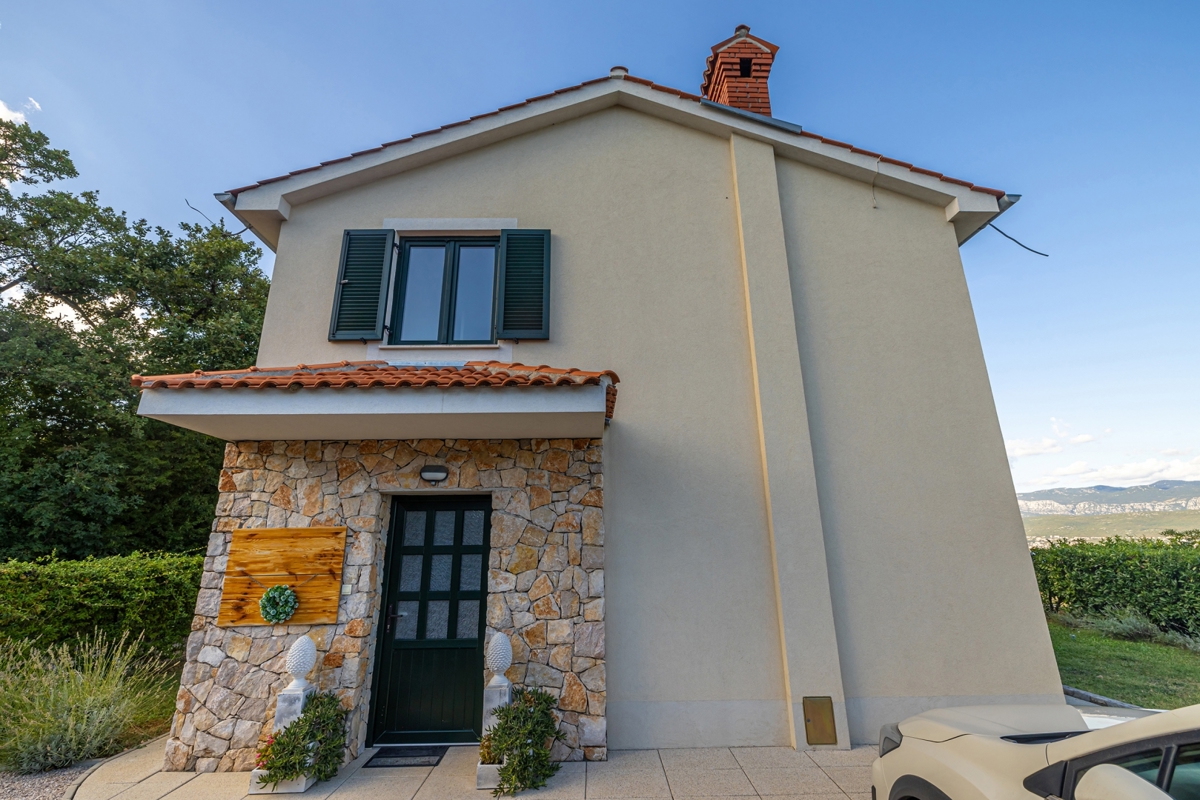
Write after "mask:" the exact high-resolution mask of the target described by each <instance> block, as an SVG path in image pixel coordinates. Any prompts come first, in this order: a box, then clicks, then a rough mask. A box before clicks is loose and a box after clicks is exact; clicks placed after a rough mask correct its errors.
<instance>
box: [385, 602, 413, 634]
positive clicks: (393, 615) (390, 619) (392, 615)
mask: <svg viewBox="0 0 1200 800" xmlns="http://www.w3.org/2000/svg"><path fill="white" fill-rule="evenodd" d="M407 616H408V612H407V611H396V604H395V603H389V604H388V608H387V632H388V634H391V632H392V626H393V624H394V621H395V620H396V619H399V618H400V617H407Z"/></svg>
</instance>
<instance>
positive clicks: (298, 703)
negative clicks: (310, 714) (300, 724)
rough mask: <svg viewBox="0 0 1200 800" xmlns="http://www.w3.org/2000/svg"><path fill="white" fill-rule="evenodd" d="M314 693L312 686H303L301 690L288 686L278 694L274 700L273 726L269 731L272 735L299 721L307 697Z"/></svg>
mask: <svg viewBox="0 0 1200 800" xmlns="http://www.w3.org/2000/svg"><path fill="white" fill-rule="evenodd" d="M314 691H316V689H315V688H314V687H312V686H305V687H303V688H294V687H291V686H289V687H288V688H286V689H284V690H283V691H282V692H280V693H279V695H278V696H277V697H276V698H275V724H274V726H273V727H272V728H271V730H272V731H273V732H274V733H279V731H281V730H283V729H284V728H286V727H287V726H288V725H291V724H292V723H293V722H295V721H296V720H298V719H300V715H301V714H303V713H304V706H305V705H307V703H308V696H309V695H310V694H312V693H313V692H314Z"/></svg>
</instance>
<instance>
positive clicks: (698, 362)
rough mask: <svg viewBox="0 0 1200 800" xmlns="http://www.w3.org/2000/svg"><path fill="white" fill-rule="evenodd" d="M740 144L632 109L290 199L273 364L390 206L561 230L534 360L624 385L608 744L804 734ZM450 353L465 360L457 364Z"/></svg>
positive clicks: (304, 351)
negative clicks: (752, 320) (753, 369)
mask: <svg viewBox="0 0 1200 800" xmlns="http://www.w3.org/2000/svg"><path fill="white" fill-rule="evenodd" d="M729 164H730V162H729V145H728V142H726V141H723V140H720V139H717V138H714V137H710V136H707V135H704V134H700V133H696V132H692V131H688V130H686V129H683V128H680V127H678V126H675V125H672V124H670V123H666V122H662V121H659V120H656V119H653V118H651V117H647V116H644V115H641V114H637V113H635V112H632V111H628V110H624V109H612V110H608V111H605V112H601V113H599V114H596V115H593V116H591V117H588V118H584V119H582V120H579V121H576V122H571V123H567V124H564V125H560V126H555V127H553V128H550V129H547V130H544V131H541V132H539V133H536V134H533V135H529V136H525V137H522V138H519V139H515V140H511V141H508V142H505V143H502V144H499V145H496V146H493V147H490V148H487V149H485V150H481V151H477V152H474V153H470V154H467V155H464V156H460V157H458V158H456V159H453V160H450V161H446V162H442V163H439V164H436V165H433V166H430V167H426V168H423V169H420V170H416V171H414V172H411V173H406V174H403V175H400V176H397V177H395V178H391V179H388V180H385V181H381V182H379V183H376V184H373V185H370V186H368V187H364V188H362V189H358V190H356V191H354V192H352V193H345V194H343V195H337V196H333V197H330V198H326V199H324V200H321V201H317V202H313V203H311V204H307V205H304V206H299V207H297V208H293V210H292V214H291V218H290V220H289V221H288V222H287V223H286V224H285V225H284V226H283V230H282V233H281V239H280V243H279V249H278V257H277V260H276V266H275V275H274V279H273V284H272V288H271V298H270V303H269V306H268V311H267V322H266V326H265V330H264V335H263V345H262V350H261V352H260V355H259V363H260V364H290V363H298V362H305V363H315V362H318V361H337V360H341V359H357V358H364V357H365V355H366V351H365V348H364V347H363V346H361V345H357V344H349V345H347V344H340V343H339V344H332V343H329V342H327V341H326V336H327V332H328V319H329V313H330V308H331V304H332V291H333V284H334V280H335V276H334V272H335V269H336V265H337V259H338V252H339V248H340V245H341V232H342V230H343V229H345V228H376V227H379V226H380V225H381V224H382V221H383V219H385V218H388V217H422V218H427V217H474V218H479V217H485V218H487V217H516V218H518V220H519V221H520V225H521V226H522V227H532V228H549V229H550V230H551V231H553V237H554V238H553V242H552V247H553V273H552V292H553V294H552V300H551V339H550V341H548V342H522V343H520V344H518V345H516V346H515V347H514V351H513V358H514V359H515V360H517V361H520V362H523V363H527V364H551V365H554V366H565V367H580V368H588V369H595V368H605V369H612V370H615V371H616V372H617V374H618V375H620V377H621V384H620V395H619V399H618V411H617V414H616V419H615V420H614V422H613V424H612V426H611V427H610V428H609V430H608V433H607V435H606V437H605V448H606V458H607V461H608V463H609V468H608V469H607V470H606V472H607V477H608V480H609V483H608V485H607V486H606V492H607V494H608V497H609V499H608V501H607V503H606V505H607V506H608V508H607V510H606V525H607V541H606V549H607V553H606V561H607V568H606V580H607V581H608V590H607V592H606V594H607V597H608V600H607V615H608V620H609V621H608V632H607V635H608V652H609V653H610V655H609V657H608V669H609V673H608V719H609V740H610V746H612V747H647V746H652V745H658V746H685V745H694V744H726V743H728V742H730V741H735V742H737V743H744V744H763V745H768V744H786V743H787V741H788V739H787V732H786V724H785V719H786V709H785V707H784V702H783V697H784V693H783V685H782V684H783V679H782V672H781V670H782V665H781V656H780V649H779V644H778V637H777V632H776V623H775V608H774V593H773V588H772V586H771V582H770V553H769V549H768V540H767V533H766V524H765V513H764V510H763V491H762V484H761V470H760V466H759V458H758V443H757V438H756V437H757V434H756V428H755V422H754V412H753V390H752V387H751V382H750V381H751V377H750V368H749V365H748V363H747V352H748V343H747V341H748V340H747V336H746V333H745V310H744V306H743V300H742V290H741V286H740V281H741V276H740V272H739V267H738V256H737V242H736V231H735V222H734V215H733V211H732V205H731V204H732V199H731V196H732V192H731V188H730V187H731V183H730V166H729ZM447 357H450V356H447Z"/></svg>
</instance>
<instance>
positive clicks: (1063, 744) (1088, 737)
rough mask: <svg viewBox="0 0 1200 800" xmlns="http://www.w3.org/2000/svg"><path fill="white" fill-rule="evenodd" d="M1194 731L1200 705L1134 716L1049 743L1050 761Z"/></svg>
mask: <svg viewBox="0 0 1200 800" xmlns="http://www.w3.org/2000/svg"><path fill="white" fill-rule="evenodd" d="M1190 730H1195V731H1197V732H1200V705H1194V706H1185V707H1184V708H1177V709H1175V710H1174V711H1164V712H1162V713H1160V714H1152V715H1151V716H1148V717H1142V718H1140V719H1131V720H1129V721H1128V722H1122V723H1120V724H1119V725H1112V726H1110V727H1107V728H1101V729H1100V730H1095V731H1092V732H1091V733H1085V734H1082V735H1080V736H1073V737H1071V738H1070V739H1064V740H1062V741H1060V742H1052V743H1051V744H1049V745H1047V746H1046V758H1047V759H1048V760H1047V763H1049V764H1053V763H1055V762H1056V761H1066V760H1068V759H1072V758H1076V757H1078V756H1081V755H1085V754H1087V753H1094V752H1095V751H1097V750H1103V749H1105V748H1107V747H1114V746H1116V745H1119V744H1125V743H1127V742H1136V741H1137V740H1139V739H1149V738H1151V737H1154V736H1166V735H1168V734H1172V733H1183V732H1186V731H1190Z"/></svg>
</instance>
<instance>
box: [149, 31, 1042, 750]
mask: <svg viewBox="0 0 1200 800" xmlns="http://www.w3.org/2000/svg"><path fill="white" fill-rule="evenodd" d="M776 52H777V47H776V46H775V45H773V44H771V43H769V42H766V41H764V40H762V39H760V38H758V37H756V36H753V35H751V34H750V31H749V28H747V27H745V26H742V27H739V28H738V29H737V31H736V33H735V34H734V36H733V37H732V38H730V39H727V40H726V41H724V42H721V43H720V44H718V45H717V46H715V47H713V48H712V54H711V55H710V56H709V57H708V59H707V63H706V65H705V69H704V73H703V85H702V93H701V94H700V95H693V94H690V93H688V92H684V91H679V90H676V89H670V88H667V87H664V86H659V85H657V84H654V83H652V82H650V81H648V80H644V79H642V78H637V77H634V76H633V75H631V74H629V72H628V71H627V70H626V69H625V68H623V67H614V68H613V69H612V71H611V72H610V73H609V74H608V75H607V76H605V77H601V78H598V79H596V80H591V81H587V82H585V83H583V84H580V85H578V86H572V87H568V88H565V89H561V90H559V91H556V92H553V93H551V94H547V95H544V96H541V97H535V98H532V99H530V100H527V101H525V102H522V103H517V104H515V105H512V106H508V107H506V108H502V109H500V110H498V111H494V112H491V113H488V114H482V115H480V116H478V117H473V118H472V119H469V120H464V121H462V122H456V123H453V124H451V125H447V126H445V127H442V128H439V129H437V130H432V131H426V132H424V133H419V134H415V135H413V136H411V137H408V138H406V139H401V140H399V141H395V142H389V143H388V144H385V145H382V146H380V147H377V148H374V149H371V150H365V151H362V152H358V153H354V154H352V155H348V156H346V157H344V158H338V159H334V160H332V161H326V162H323V163H322V164H319V165H317V166H313V167H309V168H307V169H301V170H297V171H296V172H292V173H289V174H287V175H282V176H279V177H276V178H270V179H267V180H262V181H259V182H258V183H255V184H252V185H249V186H244V187H242V188H240V189H235V190H233V191H230V192H227V193H224V194H221V195H218V198H219V199H220V200H221V202H222V203H224V204H225V206H226V207H227V208H228V209H229V210H230V211H231V212H232V213H233V214H234V215H235V216H236V217H237V218H238V219H239V220H241V221H243V222H244V223H245V224H246V225H249V226H250V228H251V229H252V230H253V232H254V233H255V235H257V236H258V237H259V239H260V240H261V241H262V242H264V243H265V244H266V245H267V246H269V247H270V248H272V249H273V250H274V251H275V252H276V254H277V257H276V262H275V269H274V276H273V281H272V285H271V294H270V301H269V304H268V307H267V312H266V320H265V323H264V327H263V335H262V344H261V348H260V352H259V356H258V363H257V365H256V366H252V367H249V368H248V369H242V370H233V371H227V372H208V373H205V372H197V373H195V374H188V375H174V376H148V377H142V376H136V377H135V378H134V381H135V384H136V385H138V386H140V387H141V388H142V396H141V405H140V413H142V414H144V415H146V416H149V417H153V418H156V419H160V420H165V421H167V422H169V423H173V424H176V425H180V426H183V427H186V428H191V429H193V430H198V431H202V432H204V433H208V434H211V435H213V436H216V437H220V438H221V439H224V440H226V441H227V442H229V444H228V446H227V450H226V456H225V464H224V470H223V471H222V473H221V479H220V480H221V484H220V499H219V502H218V504H217V508H216V518H215V522H214V526H213V534H212V538H211V542H210V546H209V551H208V559H207V560H206V562H205V564H206V566H205V573H204V577H203V584H202V589H201V592H200V597H199V600H198V603H197V610H196V618H195V624H194V633H193V634H192V637H191V639H190V640H189V644H188V649H187V663H186V666H185V669H184V672H183V679H182V686H181V689H180V693H179V704H178V713H177V714H176V718H175V722H174V726H173V729H172V733H171V737H170V739H169V743H168V745H167V766H168V768H169V769H177V770H193V769H195V770H230V769H234V770H241V769H249V768H251V767H252V766H253V754H254V748H255V747H256V746H257V745H258V743H259V741H260V739H261V737H263V736H265V735H266V734H267V733H268V732H269V730H270V726H269V723H270V720H271V718H272V714H273V698H274V696H275V693H276V692H278V691H279V689H280V688H281V687H282V686H283V685H285V684H286V683H287V677H286V675H284V674H283V673H284V665H283V660H284V653H285V651H286V649H287V647H288V646H289V645H290V643H291V642H292V641H294V640H295V639H296V637H297V636H299V635H302V634H307V635H309V636H311V638H313V639H314V641H316V643H317V645H318V650H319V652H320V659H319V661H318V666H317V668H316V671H315V673H314V675H313V676H311V680H313V681H314V682H316V683H318V684H319V685H320V686H322V687H323V688H325V689H328V690H331V691H336V692H338V693H339V694H340V695H341V696H342V697H343V699H344V702H345V704H346V705H347V707H349V708H350V709H352V714H351V732H350V741H349V753H350V754H355V753H357V752H359V751H361V749H362V748H363V747H365V746H369V745H372V744H377V743H396V742H447V741H474V740H475V737H476V736H477V735H478V733H479V726H480V712H479V708H480V707H479V703H480V696H481V693H482V687H483V684H484V681H485V679H486V678H487V677H489V676H488V675H487V674H486V671H485V669H484V667H483V652H484V651H483V648H484V643H485V640H487V639H489V638H490V637H491V636H493V635H495V634H496V633H497V632H501V633H504V634H507V635H509V636H510V637H511V640H512V643H513V647H514V653H515V660H514V664H513V666H512V668H511V669H510V670H509V671H508V675H509V677H510V678H511V679H512V680H513V681H514V682H515V683H516V684H518V685H528V686H539V687H542V688H544V689H546V690H547V691H550V692H552V693H553V694H555V695H556V696H558V697H559V709H560V712H561V716H562V725H561V727H562V730H563V732H564V738H563V740H562V741H561V742H559V743H558V744H557V745H556V746H555V756H556V757H557V758H559V759H589V760H592V759H604V758H605V757H606V753H607V748H650V747H659V748H662V747H696V746H726V745H790V746H793V747H798V748H808V747H841V748H844V747H848V746H850V745H851V743H865V742H872V741H875V740H876V738H877V735H878V730H879V727H880V725H881V724H883V723H887V722H892V721H895V720H897V719H900V718H903V717H905V716H908V715H910V714H912V713H915V712H918V711H921V710H924V709H928V708H931V707H936V706H948V705H964V704H978V703H1002V702H1030V703H1061V702H1063V697H1062V690H1061V686H1060V681H1059V676H1058V671H1057V668H1056V664H1055V660H1054V655H1053V652H1052V650H1051V646H1050V640H1049V636H1048V633H1047V630H1046V626H1045V623H1044V621H1043V618H1042V611H1041V608H1040V603H1039V599H1038V594H1037V588H1036V584H1035V581H1034V575H1033V571H1032V568H1031V565H1030V561H1029V557H1028V553H1027V550H1026V545H1025V538H1024V532H1023V528H1022V523H1021V519H1020V516H1019V512H1018V508H1017V501H1016V497H1015V495H1014V491H1013V485H1012V481H1011V478H1010V475H1009V470H1008V464H1007V461H1006V457H1005V452H1004V445H1003V442H1002V439H1001V433H1000V428H999V424H998V421H997V416H996V410H995V407H994V403H993V399H992V394H991V388H990V386H989V382H988V375H987V370H986V367H985V364H984V359H983V354H982V350H981V347H980V341H979V335H978V332H977V329H976V325H975V319H974V316H973V312H972V308H971V301H970V297H969V295H968V291H967V284H966V281H965V279H964V275H963V268H962V263H961V260H960V257H959V252H958V248H959V245H961V244H962V243H963V242H965V241H966V240H967V239H969V238H970V237H971V236H973V235H974V234H975V233H977V232H978V231H979V230H980V229H981V228H982V227H983V226H984V225H986V224H987V223H988V222H989V221H991V220H993V219H995V218H996V217H997V216H998V215H999V214H1001V213H1002V212H1003V211H1004V210H1005V209H1006V208H1008V207H1009V206H1010V205H1012V203H1013V202H1015V200H1016V199H1017V198H1016V197H1015V196H1012V195H1007V194H1005V193H1004V192H1002V191H998V190H994V189H989V188H985V187H982V186H976V185H974V184H972V183H969V182H967V181H963V180H958V179H954V178H950V177H947V176H944V175H941V174H939V173H937V172H933V171H930V170H928V169H923V168H919V167H916V166H913V165H911V164H908V163H905V162H903V161H898V160H896V159H893V158H888V157H885V156H882V155H879V154H877V153H873V152H868V151H865V150H862V149H859V148H856V147H853V146H850V145H847V144H844V143H842V142H838V141H834V140H831V139H827V138H824V137H821V136H819V135H817V134H815V133H812V132H811V131H808V130H806V129H804V128H803V127H801V126H799V125H795V124H792V123H788V122H784V121H782V120H778V119H775V118H773V117H772V116H771V115H770V114H771V104H770V96H769V91H768V79H769V75H770V71H771V68H772V63H773V61H774V59H775V56H776ZM523 365H530V366H523ZM547 365H550V366H547ZM259 529H262V530H264V531H271V532H272V533H271V536H273V537H275V538H274V539H273V540H272V541H275V542H276V547H277V549H276V551H272V552H274V553H275V555H274V556H271V558H275V559H276V561H275V562H272V563H275V564H276V566H275V567H269V566H263V564H265V563H266V562H264V561H261V560H260V561H259V562H255V561H254V558H257V557H258V556H253V554H251V555H247V553H250V551H251V550H253V546H257V545H253V541H258V540H257V539H255V538H254V537H255V536H256V535H257V534H256V533H255V532H256V531H257V530H259ZM281 531H282V533H281ZM314 531H315V532H314ZM329 531H332V532H333V533H327V532H329ZM318 534H319V535H318ZM326 535H329V536H334V537H335V538H334V539H332V540H328V539H327V540H326V542H325V545H322V546H323V547H325V548H326V549H325V550H323V551H321V552H324V553H325V555H322V556H319V557H318V556H315V555H311V553H312V552H316V551H310V550H309V549H308V548H309V546H310V545H309V543H310V542H312V541H316V540H317V539H319V538H320V536H326ZM263 536H266V534H265V533H264V534H263ZM338 536H344V540H343V539H340V538H336V537H338ZM239 537H241V538H239ZM280 537H282V538H280ZM260 538H261V537H260ZM280 541H282V542H284V543H285V544H284V546H283V547H282V550H279V548H278V542H280ZM329 541H333V542H334V544H333V545H332V551H331V550H330V546H329V544H328V542H329ZM343 541H344V550H343ZM252 545H253V546H252ZM263 546H264V547H265V546H266V545H263ZM239 548H241V549H239ZM247 548H249V549H247ZM254 552H258V551H254ZM264 552H265V551H264ZM329 552H333V554H334V556H333V557H332V558H329V557H328V554H329ZM252 556H253V557H252ZM264 558H265V556H264ZM289 559H290V561H289ZM235 562H236V566H235ZM256 563H257V564H259V566H254V564H256ZM280 564H282V565H283V566H279V565H280ZM289 564H290V566H288V565H289ZM309 565H311V566H309ZM255 570H258V572H257V573H256V572H255ZM272 570H274V571H272ZM306 573H311V574H306ZM272 581H274V582H284V583H288V584H289V585H292V586H294V587H295V589H296V592H297V595H298V596H299V598H300V608H299V611H298V612H297V616H296V617H295V618H294V619H292V620H291V621H289V622H288V623H287V624H278V625H274V626H271V625H268V624H265V623H264V621H263V620H262V618H261V617H258V616H257V613H258V612H257V611H256V608H257V606H256V605H255V602H256V598H257V596H259V595H261V594H262V592H263V591H264V589H265V587H266V586H267V585H269V584H270V583H271V582H272ZM310 581H311V583H310ZM318 587H320V588H319V589H318ZM305 614H307V615H308V616H305Z"/></svg>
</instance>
